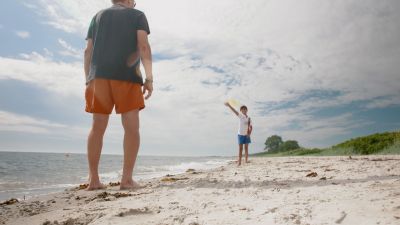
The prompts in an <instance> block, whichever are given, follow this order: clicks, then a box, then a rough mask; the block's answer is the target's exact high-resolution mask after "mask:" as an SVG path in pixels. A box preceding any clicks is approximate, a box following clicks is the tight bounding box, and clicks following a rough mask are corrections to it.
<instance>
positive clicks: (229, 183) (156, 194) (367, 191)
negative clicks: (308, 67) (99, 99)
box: [0, 155, 400, 225]
mask: <svg viewBox="0 0 400 225" xmlns="http://www.w3.org/2000/svg"><path fill="white" fill-rule="evenodd" d="M249 159H250V163H249V164H244V165H242V166H241V167H237V166H236V165H235V163H234V162H230V163H228V165H225V166H220V167H218V168H215V169H210V170H188V171H187V172H186V173H183V174H177V175H171V176H163V177H159V178H152V179H147V180H143V181H141V182H140V184H141V185H143V186H144V187H143V188H141V189H138V190H134V191H120V190H119V187H117V186H114V187H109V186H108V187H107V189H106V190H98V191H90V192H88V191H84V190H77V189H68V190H65V191H63V192H60V193H54V194H48V195H44V196H39V197H34V198H32V199H29V200H27V201H21V202H19V203H15V204H12V205H7V206H4V205H3V206H0V211H1V214H0V224H48V225H49V224H50V225H51V224H89V223H90V224H187V225H196V224H304V225H306V224H377V223H379V224H398V223H400V156H399V155H376V156H353V157H351V158H349V157H348V156H329V157H316V156H312V157H274V158H269V157H250V158H249Z"/></svg>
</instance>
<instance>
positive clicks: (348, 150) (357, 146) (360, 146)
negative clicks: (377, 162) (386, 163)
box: [252, 131, 400, 157]
mask: <svg viewBox="0 0 400 225" xmlns="http://www.w3.org/2000/svg"><path fill="white" fill-rule="evenodd" d="M371 154H373V155H397V154H400V132H398V131H397V132H385V133H378V134H372V135H368V136H364V137H358V138H354V139H350V140H347V141H345V142H342V143H340V144H337V145H334V146H332V147H329V148H324V149H320V148H312V149H310V148H299V149H295V150H290V151H281V152H260V153H256V154H253V155H252V156H262V157H285V156H350V155H371Z"/></svg>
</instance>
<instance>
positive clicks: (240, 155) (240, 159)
mask: <svg viewBox="0 0 400 225" xmlns="http://www.w3.org/2000/svg"><path fill="white" fill-rule="evenodd" d="M242 152H243V145H242V144H239V160H238V166H240V165H242Z"/></svg>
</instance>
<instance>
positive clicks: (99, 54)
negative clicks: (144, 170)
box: [84, 0, 153, 190]
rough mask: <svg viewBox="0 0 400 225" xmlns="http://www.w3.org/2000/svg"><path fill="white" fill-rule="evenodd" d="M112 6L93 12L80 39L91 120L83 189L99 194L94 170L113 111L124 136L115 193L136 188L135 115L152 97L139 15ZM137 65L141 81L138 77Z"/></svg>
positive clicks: (130, 5)
mask: <svg viewBox="0 0 400 225" xmlns="http://www.w3.org/2000/svg"><path fill="white" fill-rule="evenodd" d="M112 3H113V6H112V7H110V8H107V9H104V10H102V11H100V12H98V13H97V14H96V15H95V16H94V17H93V19H92V21H91V23H90V27H89V31H88V34H87V37H86V40H87V47H86V50H85V58H84V67H85V78H86V91H85V99H86V108H85V111H86V112H89V113H92V114H93V123H92V128H91V131H90V133H89V137H88V143H87V153H88V161H89V186H88V188H87V190H96V189H102V188H105V186H104V185H103V184H102V183H101V182H100V178H99V172H98V166H99V161H100V155H101V149H102V146H103V136H104V133H105V130H106V128H107V124H108V119H109V115H110V114H111V112H112V110H113V108H114V105H115V111H116V113H117V114H121V120H122V125H123V128H124V131H125V134H124V143H123V146H124V165H123V173H122V179H121V186H120V188H121V189H132V188H136V187H138V186H139V185H138V184H137V183H136V182H135V181H133V179H132V173H133V168H134V166H135V161H136V157H137V153H138V151H139V144H140V136H139V111H140V110H141V109H143V108H144V107H145V105H144V99H143V95H145V94H146V93H147V94H146V97H145V99H148V98H149V97H150V96H151V94H152V92H153V74H152V56H151V48H150V45H149V43H148V39H147V35H148V34H150V29H149V26H148V23H147V19H146V16H145V15H144V13H143V12H141V11H139V10H136V9H134V7H135V5H136V3H135V1H134V0H112ZM140 61H142V64H143V67H144V70H145V74H146V79H145V82H144V83H143V78H142V75H141V72H140Z"/></svg>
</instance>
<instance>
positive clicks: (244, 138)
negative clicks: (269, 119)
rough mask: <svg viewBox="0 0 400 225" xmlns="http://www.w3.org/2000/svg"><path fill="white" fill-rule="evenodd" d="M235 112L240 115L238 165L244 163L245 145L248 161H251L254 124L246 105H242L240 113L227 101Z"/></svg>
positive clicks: (227, 104)
mask: <svg viewBox="0 0 400 225" xmlns="http://www.w3.org/2000/svg"><path fill="white" fill-rule="evenodd" d="M225 105H226V106H228V107H229V108H230V109H231V110H232V112H233V113H235V114H236V115H237V116H238V117H239V130H238V143H239V159H238V166H240V165H241V164H242V151H243V145H244V151H245V159H246V163H248V162H249V160H248V157H249V144H250V143H251V139H250V135H251V132H252V131H253V126H252V123H251V119H250V117H249V116H247V107H246V106H245V105H243V106H241V107H240V113H239V112H238V111H236V110H235V109H234V108H233V107H232V106H231V105H230V104H229V102H226V103H225Z"/></svg>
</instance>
